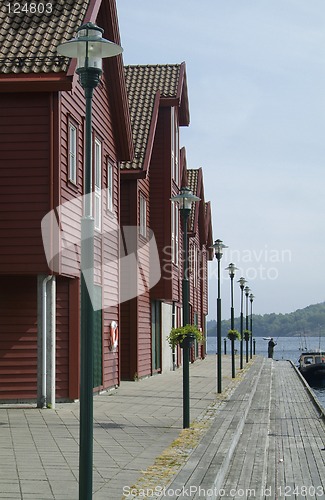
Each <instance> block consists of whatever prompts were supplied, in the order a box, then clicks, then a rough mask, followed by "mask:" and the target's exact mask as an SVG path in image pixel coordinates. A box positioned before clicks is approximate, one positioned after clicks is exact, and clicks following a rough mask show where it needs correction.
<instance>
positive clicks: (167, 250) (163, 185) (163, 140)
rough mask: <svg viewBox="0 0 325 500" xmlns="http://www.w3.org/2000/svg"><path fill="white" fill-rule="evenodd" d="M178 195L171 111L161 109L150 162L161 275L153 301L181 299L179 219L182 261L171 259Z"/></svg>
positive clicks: (155, 230) (153, 213)
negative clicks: (173, 215)
mask: <svg viewBox="0 0 325 500" xmlns="http://www.w3.org/2000/svg"><path fill="white" fill-rule="evenodd" d="M175 194H178V191H177V186H176V185H175V184H174V183H173V181H172V179H171V111H170V108H167V107H163V108H160V109H159V116H158V122H157V132H156V135H155V141H154V147H153V153H152V159H151V164H150V216H151V229H152V230H153V232H154V234H155V237H156V242H157V246H158V251H159V258H160V263H161V270H162V275H161V279H160V280H159V282H158V283H157V285H156V286H154V287H153V288H152V290H151V298H152V299H153V300H164V301H174V302H180V301H181V285H180V282H179V280H180V277H181V265H182V262H181V255H182V253H181V252H182V237H181V223H180V221H179V228H180V234H179V255H180V259H179V264H178V266H177V265H175V264H173V263H172V261H171V201H170V198H171V196H173V195H175Z"/></svg>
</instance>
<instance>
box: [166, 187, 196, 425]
mask: <svg viewBox="0 0 325 500" xmlns="http://www.w3.org/2000/svg"><path fill="white" fill-rule="evenodd" d="M200 199H201V198H199V197H198V196H195V195H194V194H193V193H192V191H191V190H190V189H189V188H188V187H183V188H182V189H181V191H180V193H179V194H178V195H176V196H173V197H172V198H171V201H174V202H175V201H176V202H178V203H179V211H180V213H181V218H182V222H183V255H184V273H183V281H182V292H183V326H186V325H188V324H189V323H190V287H189V279H188V275H189V272H188V241H187V221H188V218H189V215H190V213H191V207H192V202H196V201H200ZM189 363H190V342H189V341H188V339H186V341H185V342H183V429H188V428H189V426H190V367H189Z"/></svg>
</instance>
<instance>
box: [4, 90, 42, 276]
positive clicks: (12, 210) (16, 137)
mask: <svg viewBox="0 0 325 500" xmlns="http://www.w3.org/2000/svg"><path fill="white" fill-rule="evenodd" d="M50 111H51V99H50V95H49V94H46V93H39V94H19V93H18V94H9V93H8V94H0V273H1V274H11V275H12V274H36V273H46V272H47V269H48V268H47V264H46V260H45V254H44V250H43V242H42V235H41V228H40V221H41V219H42V217H43V216H44V215H45V214H46V213H47V212H48V211H49V210H50V202H51V201H50V152H51V122H50V116H51V112H50Z"/></svg>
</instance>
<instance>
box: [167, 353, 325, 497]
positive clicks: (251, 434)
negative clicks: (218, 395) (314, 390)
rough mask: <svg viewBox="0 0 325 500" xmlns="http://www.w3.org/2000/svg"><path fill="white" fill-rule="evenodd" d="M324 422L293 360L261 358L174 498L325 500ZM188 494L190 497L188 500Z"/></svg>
mask: <svg viewBox="0 0 325 500" xmlns="http://www.w3.org/2000/svg"><path fill="white" fill-rule="evenodd" d="M324 448H325V420H324V413H323V414H321V412H320V410H319V407H317V405H316V404H315V400H314V399H313V397H312V395H311V392H310V389H309V387H308V386H307V384H306V383H305V382H304V380H303V378H302V377H301V376H300V374H299V373H298V372H297V370H296V368H295V367H294V366H293V365H292V364H291V363H290V362H289V361H274V360H271V359H264V358H262V359H261V358H260V359H258V358H256V359H255V362H254V364H253V365H252V367H251V368H250V370H249V372H248V373H247V375H246V377H245V378H244V379H243V381H242V382H241V383H240V385H239V386H238V387H237V389H236V391H235V392H234V394H233V395H232V396H231V397H230V400H228V401H226V402H225V404H224V406H222V409H221V410H220V411H219V413H217V414H216V417H215V421H214V423H213V424H212V426H211V428H210V430H209V431H208V433H207V434H206V435H205V437H204V438H203V440H202V441H201V443H200V444H199V445H198V447H197V448H196V449H195V450H194V451H193V453H192V455H191V456H190V458H189V460H188V462H187V463H186V464H185V466H184V467H183V468H182V469H181V471H180V472H179V473H178V474H177V475H176V476H175V478H174V480H173V481H172V482H171V484H170V485H169V491H170V492H172V491H173V490H174V491H178V492H180V493H178V494H176V495H175V496H171V497H170V498H175V499H176V498H177V499H180V498H185V497H186V498H191V499H193V500H201V499H205V500H223V499H225V498H227V499H228V498H231V499H233V500H239V499H245V500H247V499H258V500H267V499H271V500H286V499H291V500H302V499H304V500H306V499H307V500H309V499H310V500H311V499H314V500H315V499H317V500H320V499H322V500H325V450H324ZM184 495H185V496H184Z"/></svg>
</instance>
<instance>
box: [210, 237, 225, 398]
mask: <svg viewBox="0 0 325 500" xmlns="http://www.w3.org/2000/svg"><path fill="white" fill-rule="evenodd" d="M211 248H214V250H215V256H216V259H217V261H218V298H217V388H218V393H219V394H220V393H221V392H222V380H221V377H222V374H221V296H220V260H221V259H222V254H223V249H224V248H228V247H227V246H226V245H224V244H223V243H222V240H216V241H215V242H214V245H212V247H211Z"/></svg>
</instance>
